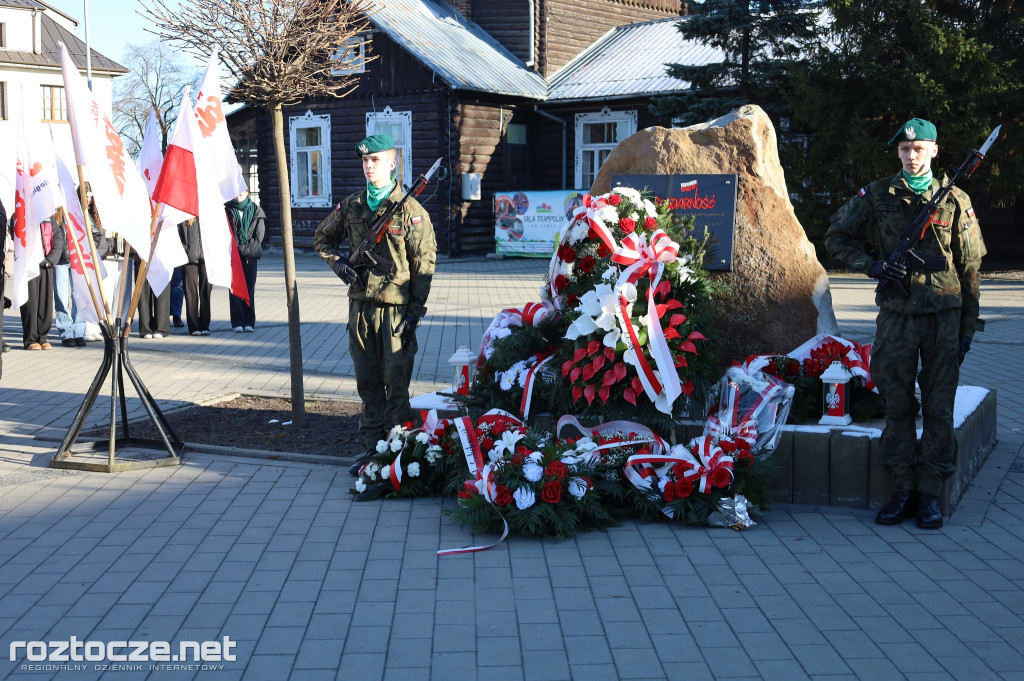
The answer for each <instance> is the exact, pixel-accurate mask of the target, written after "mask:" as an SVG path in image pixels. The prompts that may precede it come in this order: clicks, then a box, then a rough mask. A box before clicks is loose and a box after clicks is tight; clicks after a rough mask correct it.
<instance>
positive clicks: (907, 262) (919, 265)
mask: <svg viewBox="0 0 1024 681" xmlns="http://www.w3.org/2000/svg"><path fill="white" fill-rule="evenodd" d="M1002 127H1003V126H1002V125H997V126H996V129H995V130H993V131H992V134H991V135H989V136H988V139H987V140H985V143H984V144H982V145H981V149H975V150H973V151H971V153H970V154H968V155H967V159H966V160H965V161H964V162H963V163H961V164H960V167H959V168H957V167H955V166H950V170H952V171H953V177H952V178H950V180H949V182H947V183H946V184H944V185H943V186H941V187H939V188H938V189H937V190H936V191H935V193H934V194H932V198H931V199H929V200H928V203H926V204H925V205H924V207H923V208H922V209H921V211H920V212H919V213H918V214H917V216H916V217H914V220H913V222H911V223H910V225H908V226H907V229H906V231H905V232H903V238H902V239H900V243H899V244H898V245H897V246H896V248H895V249H893V252H892V254H891V255H889V257H888V258H886V260H888V261H889V262H890V263H893V264H894V265H896V264H898V265H899V266H900V267H899V269H902V270H905V271H906V273H907V274H906V275H905V276H904V277H903V279H882V280H881V281H879V282H878V286H876V287H875V292H876V293H877V292H879V291H883V290H885V287H886V286H888V285H889V284H890V283H892V284H895V285H896V290H897V291H898V292H899V294H900V295H901V296H903V297H904V298H909V297H910V288H909V286H908V282H907V281H906V280H907V279H909V277H910V271H911V270H914V269H916V270H923V271H925V272H945V271H946V268H948V267H949V263H948V262H946V258H945V257H944V256H941V255H929V254H927V253H919V252H918V251H916V250H914V247H915V246H917V244H918V243H920V241H921V239H923V238H924V233H925V231H926V230H927V229H928V226H929V225H930V224H932V220H934V219H935V216H936V215H937V214H938V212H939V207H940V206H941V205H942V202H943V201H945V200H946V197H947V196H948V195H949V192H951V191H952V190H953V185H954V184H956V182H957V180H960V179H962V178H967V177H970V176H971V175H973V174H974V171H975V170H977V169H978V166H979V165H981V161H982V159H984V158H985V154H986V153H988V150H989V147H991V146H992V143H993V142H995V141H996V137H998V136H999V130H1000V128H1002Z"/></svg>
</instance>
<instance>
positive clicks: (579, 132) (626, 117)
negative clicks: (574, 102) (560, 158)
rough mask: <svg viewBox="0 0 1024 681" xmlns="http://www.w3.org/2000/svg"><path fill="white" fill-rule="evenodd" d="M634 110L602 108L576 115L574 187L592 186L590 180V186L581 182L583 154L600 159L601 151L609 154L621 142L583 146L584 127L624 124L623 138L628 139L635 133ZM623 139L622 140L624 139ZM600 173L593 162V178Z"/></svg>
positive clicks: (598, 165)
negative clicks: (589, 125) (590, 153)
mask: <svg viewBox="0 0 1024 681" xmlns="http://www.w3.org/2000/svg"><path fill="white" fill-rule="evenodd" d="M636 120H637V116H636V109H629V110H627V111H612V110H611V109H609V108H608V107H604V108H602V109H601V110H600V111H595V112H593V113H578V114H576V174H575V178H574V179H575V183H576V184H575V186H576V187H577V188H578V189H583V190H589V189H590V184H593V180H591V182H590V184H586V185H584V180H583V156H584V153H585V152H593V153H594V154H595V158H599V157H600V153H601V152H602V151H608V152H609V153H610V152H611V150H612V149H614V148H615V147H616V146H618V143H619V142H621V141H622V140H617V141H616V142H615V144H584V143H583V130H584V126H585V125H588V124H594V123H621V122H625V123H626V125H627V129H626V135H625V137H629V136H630V135H632V134H635V133H636ZM625 137H623V139H625ZM600 171H601V163H600V162H595V164H594V177H595V178H596V177H597V174H598V173H599V172H600Z"/></svg>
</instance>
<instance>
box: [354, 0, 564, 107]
mask: <svg viewBox="0 0 1024 681" xmlns="http://www.w3.org/2000/svg"><path fill="white" fill-rule="evenodd" d="M369 18H370V21H371V22H372V23H373V24H374V25H375V26H376V27H377V28H379V29H380V30H381V31H383V32H385V33H387V34H388V37H390V38H391V39H392V40H394V41H395V42H396V43H398V44H399V45H401V46H402V47H403V48H404V49H406V50H408V51H409V52H410V53H411V54H412V55H413V56H414V57H416V59H418V60H419V61H421V62H422V63H423V64H424V65H425V66H427V68H429V69H431V70H432V71H433V72H434V73H436V74H437V75H438V76H440V77H441V78H442V79H443V80H444V81H445V82H446V83H447V84H448V85H449V86H450V87H451V88H452V89H453V90H474V91H480V92H491V93H495V94H503V95H513V96H518V97H527V98H530V99H544V98H545V97H546V96H547V91H548V88H547V83H545V81H544V79H543V78H542V77H541V76H540V74H538V73H537V72H535V71H533V70H532V69H530V68H529V67H527V66H526V64H524V63H523V62H522V60H520V59H519V58H517V57H516V56H515V55H513V54H512V53H511V52H509V51H508V50H507V49H505V48H504V47H503V46H502V45H501V44H500V43H498V41H497V40H495V39H494V38H493V37H491V36H490V35H489V34H488V33H486V32H485V31H484V30H483V29H482V28H480V27H479V26H478V25H477V24H475V23H473V22H472V21H470V20H468V19H466V18H465V17H464V16H462V14H460V13H459V12H457V11H456V10H455V9H454V8H453V7H452V6H451V5H449V4H447V3H444V2H440V1H438V0H385V1H382V2H378V3H376V4H375V6H374V11H373V12H372V13H371V14H370V17H369Z"/></svg>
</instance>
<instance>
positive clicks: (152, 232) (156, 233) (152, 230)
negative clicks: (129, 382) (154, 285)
mask: <svg viewBox="0 0 1024 681" xmlns="http://www.w3.org/2000/svg"><path fill="white" fill-rule="evenodd" d="M163 205H164V204H162V203H158V204H156V208H155V209H154V210H153V218H152V220H151V222H150V223H149V237H150V246H149V258H148V259H147V260H146V261H145V262H144V263H143V264H142V267H140V268H139V274H138V275H137V276H136V278H135V290H134V291H133V293H132V302H131V305H129V306H128V319H127V322H126V323H125V334H124V335H126V336H127V335H128V334H129V333H131V328H132V318H133V317H134V316H135V310H136V308H138V306H139V298H140V297H141V295H142V282H144V281H146V277H147V276H149V263H151V262H153V254H154V253H156V242H157V239H159V238H160V232H162V231H164V230H162V229H159V230H158V229H157V228H156V224H157V221H158V219H159V215H160V208H161V207H163Z"/></svg>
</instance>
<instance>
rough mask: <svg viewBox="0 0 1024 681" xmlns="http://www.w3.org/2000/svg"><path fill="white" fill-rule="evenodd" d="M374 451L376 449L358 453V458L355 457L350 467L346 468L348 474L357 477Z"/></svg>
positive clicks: (371, 457) (375, 451)
mask: <svg viewBox="0 0 1024 681" xmlns="http://www.w3.org/2000/svg"><path fill="white" fill-rule="evenodd" d="M376 453H377V450H375V449H370V450H367V451H365V452H363V453H362V454H360V455H359V458H358V459H356V460H355V463H353V464H352V467H351V468H349V469H348V473H349V475H351V476H352V477H353V478H358V477H359V475H360V473H362V472H363V467H364V466H365V465H366V464H368V463H370V461H371V460H372V459H373V455H374V454H376Z"/></svg>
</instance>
